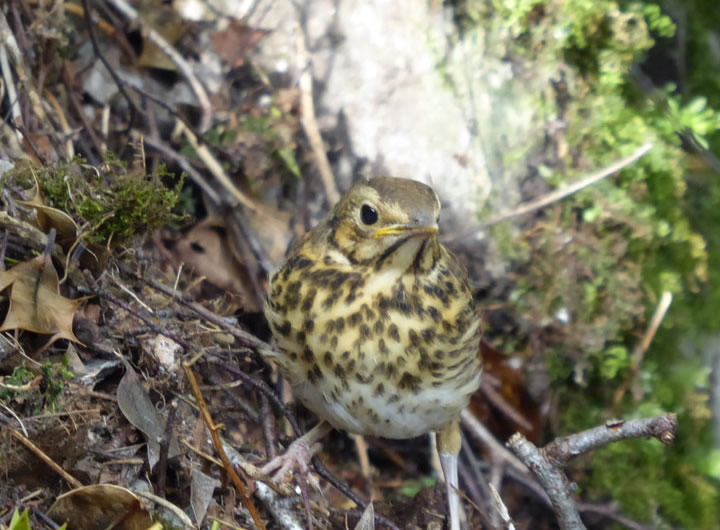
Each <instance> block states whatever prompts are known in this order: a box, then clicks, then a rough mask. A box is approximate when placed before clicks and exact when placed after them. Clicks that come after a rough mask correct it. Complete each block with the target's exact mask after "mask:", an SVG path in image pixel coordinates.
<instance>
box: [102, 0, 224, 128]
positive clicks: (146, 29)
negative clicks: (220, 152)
mask: <svg viewBox="0 0 720 530" xmlns="http://www.w3.org/2000/svg"><path fill="white" fill-rule="evenodd" d="M109 2H110V3H111V4H112V5H113V6H115V8H116V9H117V10H118V11H120V12H121V13H122V14H123V15H125V16H126V17H127V18H128V19H129V20H130V21H132V22H135V23H136V24H138V25H139V26H140V28H141V29H142V33H143V35H144V36H145V37H147V39H148V40H149V41H150V42H152V43H153V44H154V45H155V46H157V47H158V48H159V49H160V51H162V52H163V53H164V54H165V55H167V56H168V58H169V59H170V60H171V61H172V62H173V63H175V65H176V66H177V67H178V70H180V72H181V73H182V75H183V76H184V77H185V80H186V81H187V82H188V84H189V85H190V88H191V89H192V91H193V92H194V93H195V97H196V98H197V100H198V103H199V105H200V110H201V118H200V130H201V131H206V130H207V129H208V128H209V127H210V120H211V118H212V106H211V104H210V99H209V98H208V96H207V93H206V92H205V88H204V87H203V86H202V83H200V81H198V79H197V77H196V76H195V73H194V72H193V70H192V67H191V66H190V64H189V63H188V62H187V61H186V60H185V58H184V57H183V56H182V55H180V54H179V53H178V52H177V51H176V50H175V48H173V47H172V46H171V45H170V43H169V42H167V41H166V40H165V38H164V37H163V36H162V35H160V33H158V32H157V31H155V30H154V29H153V28H151V27H150V26H148V25H147V23H146V22H145V21H144V20H143V19H142V18H141V17H139V16H138V12H137V10H136V9H135V8H134V7H132V6H131V5H130V4H128V3H127V2H125V0H109Z"/></svg>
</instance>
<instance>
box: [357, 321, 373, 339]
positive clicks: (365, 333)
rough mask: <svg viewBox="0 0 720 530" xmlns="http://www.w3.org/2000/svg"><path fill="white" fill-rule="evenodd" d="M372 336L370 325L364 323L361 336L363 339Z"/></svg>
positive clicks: (361, 327)
mask: <svg viewBox="0 0 720 530" xmlns="http://www.w3.org/2000/svg"><path fill="white" fill-rule="evenodd" d="M370 336H371V332H370V326H368V325H367V324H363V325H362V326H360V338H361V339H362V340H363V341H366V340H368V339H369V338H370Z"/></svg>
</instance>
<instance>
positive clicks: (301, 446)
mask: <svg viewBox="0 0 720 530" xmlns="http://www.w3.org/2000/svg"><path fill="white" fill-rule="evenodd" d="M319 449H320V444H319V443H315V444H313V445H312V447H311V446H310V445H309V444H308V442H307V440H305V439H304V438H299V439H297V440H295V441H294V442H293V443H291V444H290V447H288V448H287V450H286V451H285V453H283V454H282V455H279V456H276V457H275V458H273V459H272V460H270V461H269V462H268V463H267V464H265V465H264V466H263V467H262V468H261V471H262V472H263V473H265V474H266V475H270V474H272V480H273V482H275V483H276V484H280V483H282V482H284V481H285V480H286V479H287V475H288V473H290V475H292V474H293V473H294V472H295V471H298V472H299V473H300V475H301V476H302V477H304V478H306V479H307V480H308V481H309V482H310V483H311V484H312V485H313V487H315V488H319V484H318V482H317V479H315V477H313V476H312V475H311V474H310V460H311V459H312V457H313V456H314V455H315V453H317V452H318V450H319Z"/></svg>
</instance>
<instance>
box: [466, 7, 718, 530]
mask: <svg viewBox="0 0 720 530" xmlns="http://www.w3.org/2000/svg"><path fill="white" fill-rule="evenodd" d="M456 4H458V5H459V8H460V9H459V10H458V12H457V16H456V21H457V22H458V23H459V25H460V27H461V31H463V32H465V33H467V34H469V33H470V32H472V30H473V27H475V26H477V25H481V26H484V27H492V28H497V27H498V26H502V27H504V28H506V29H507V30H508V31H507V34H509V35H511V36H512V42H509V43H507V42H506V43H505V46H506V47H507V51H506V55H507V57H510V58H512V60H513V61H515V63H516V67H517V69H518V70H521V71H522V70H523V68H526V70H529V71H531V70H532V68H533V64H542V65H550V66H549V68H551V69H552V68H554V66H553V65H563V67H562V68H559V67H558V68H557V69H555V70H554V72H553V74H552V75H551V78H552V80H553V82H554V83H555V85H554V90H555V97H554V98H552V97H551V98H548V97H547V96H546V95H539V96H538V102H537V107H538V108H539V109H541V114H542V115H543V116H550V117H556V116H561V117H562V120H563V121H564V122H565V123H566V124H567V127H566V128H565V129H564V130H563V134H564V136H563V137H562V141H563V144H564V145H565V146H567V149H563V150H559V152H561V153H563V155H562V158H561V159H559V160H547V163H546V164H544V165H543V167H541V168H540V169H539V173H540V175H541V176H542V177H543V178H546V179H547V180H548V182H549V183H551V184H552V185H554V186H557V187H563V186H565V185H567V184H568V183H569V182H573V181H575V180H577V179H578V178H580V177H582V176H585V175H587V174H588V173H589V172H591V171H592V170H594V169H595V168H601V167H604V166H607V165H609V164H611V163H612V162H614V161H616V160H617V159H619V158H621V157H623V156H626V155H628V154H630V153H631V152H633V151H634V150H635V149H637V148H638V147H639V146H640V145H641V144H643V143H644V142H646V141H652V142H653V149H652V150H651V151H650V153H648V154H647V155H646V156H645V157H643V158H642V159H641V160H639V161H638V162H636V163H634V164H632V165H631V166H629V167H627V168H625V169H623V170H622V171H621V172H620V173H619V174H617V175H615V176H612V177H610V178H608V179H605V180H603V181H601V182H599V183H597V184H595V185H593V186H592V187H590V188H588V189H586V190H584V191H582V192H580V193H577V194H575V195H573V196H571V197H569V198H567V199H565V200H563V201H562V202H560V203H558V204H555V205H553V206H552V207H549V208H546V209H545V211H544V216H543V219H542V221H541V222H538V223H537V224H535V225H534V226H529V227H525V228H526V230H523V231H518V232H517V233H515V232H513V231H511V230H509V229H507V228H501V227H495V228H493V230H492V232H491V234H492V237H493V238H494V241H496V242H497V243H498V245H497V246H498V247H499V248H500V250H501V252H504V253H505V257H506V258H507V260H508V261H510V262H512V263H513V269H514V272H515V276H516V277H517V283H516V284H515V288H514V291H513V293H512V294H511V295H510V297H509V299H508V301H507V303H508V306H509V308H511V309H512V310H514V312H515V313H516V315H517V316H518V318H519V319H520V320H522V321H525V322H530V323H531V325H532V328H533V330H534V332H535V333H536V334H537V335H540V336H542V337H543V346H544V348H545V351H546V366H547V370H548V374H549V375H550V378H551V380H552V381H553V389H554V391H555V400H556V401H557V403H560V404H562V405H561V406H559V407H558V411H559V413H558V415H557V416H556V417H553V418H551V421H552V422H553V424H554V427H555V434H558V435H561V434H567V433H570V432H577V431H579V430H582V429H585V428H589V427H592V426H595V425H598V424H602V423H603V422H604V421H606V420H608V419H610V418H616V417H623V418H628V417H633V416H643V415H649V414H657V413H659V412H661V411H674V412H677V413H678V415H679V425H680V428H679V432H678V436H677V440H676V442H675V443H674V444H673V445H672V446H671V447H664V446H662V445H660V444H659V443H657V442H654V441H645V440H639V441H633V442H623V443H618V444H614V445H612V446H609V447H608V448H606V449H603V450H602V451H598V452H597V453H595V454H594V455H593V456H591V457H588V458H586V459H583V460H582V461H580V462H577V463H575V468H574V469H575V470H576V478H577V479H578V480H579V483H580V485H581V487H582V491H583V498H585V499H591V500H592V499H595V500H598V501H607V500H609V499H612V500H614V501H616V502H617V503H619V505H620V507H621V510H622V512H623V513H625V514H627V515H629V516H631V517H633V518H635V519H637V520H640V521H646V522H652V523H653V524H657V525H658V526H659V527H661V528H669V527H671V526H675V527H677V526H680V527H684V528H713V527H715V526H716V524H717V521H718V520H720V508H718V506H720V503H719V502H718V501H720V493H719V492H720V489H719V488H718V484H717V482H715V478H714V477H716V474H715V473H717V469H720V458H719V457H717V455H715V453H712V452H711V450H710V449H711V447H712V446H713V442H712V438H711V436H710V421H709V419H710V412H709V410H708V407H707V400H708V391H707V388H708V386H709V382H708V374H707V369H706V368H705V367H704V364H703V362H702V359H701V358H700V356H699V355H696V354H694V353H693V352H688V351H687V347H684V349H683V347H682V344H687V342H688V339H690V340H694V339H696V338H698V337H702V336H704V335H708V334H717V333H718V331H720V321H718V319H717V312H718V307H720V282H717V281H714V282H713V281H710V282H708V275H709V274H711V273H712V271H716V270H720V213H719V210H718V208H717V204H720V179H718V178H717V175H712V176H711V177H709V178H698V176H697V175H693V174H691V173H690V172H689V171H688V167H689V166H690V165H691V164H692V163H693V159H692V156H694V155H692V154H690V155H689V154H688V152H687V151H686V149H684V148H683V147H684V146H683V142H682V140H681V136H685V137H687V136H688V135H689V136H692V137H694V138H695V139H696V140H697V141H698V143H699V144H700V145H704V146H708V147H709V148H710V149H713V148H715V152H718V150H720V134H718V131H719V130H720V113H719V112H718V111H717V110H716V109H718V108H720V72H719V71H718V68H717V59H716V58H713V57H711V56H710V53H709V51H708V50H709V47H708V44H707V38H708V36H709V35H710V32H711V31H714V32H717V31H718V29H720V12H719V11H718V10H717V9H716V7H717V6H716V2H711V1H710V0H695V1H692V2H690V3H689V5H688V6H687V7H686V8H685V13H686V14H687V15H688V22H687V23H688V30H689V31H688V34H689V35H690V38H689V42H688V54H692V57H693V64H692V65H689V66H691V67H692V70H691V71H689V72H688V79H689V80H690V83H689V84H688V86H687V87H686V93H683V94H681V93H679V91H678V90H677V87H675V86H667V87H662V88H661V89H659V90H657V91H656V92H655V93H653V94H646V93H644V92H642V91H641V90H640V89H639V88H638V87H637V86H636V85H635V83H634V81H633V80H632V78H631V76H630V71H631V69H632V68H633V67H634V65H636V64H637V63H638V62H640V61H642V60H643V58H644V56H645V54H646V53H647V52H648V50H649V49H650V48H651V47H652V46H653V45H654V40H653V39H654V38H667V37H670V36H672V34H673V31H674V25H673V23H672V21H671V20H670V19H669V18H668V17H667V16H665V15H664V14H663V13H662V11H661V9H660V8H659V7H658V6H657V5H655V4H654V3H651V2H639V1H638V2H631V1H627V2H624V1H615V0H573V1H570V2H560V3H555V2H544V1H533V0H520V1H516V2H499V1H498V2H492V3H491V4H489V3H487V2H479V1H470V0H466V1H459V2H456ZM706 14H707V16H706ZM696 59H697V60H696ZM553 167H562V168H567V169H566V170H564V171H562V172H555V173H553V172H552V170H551V169H550V168H553ZM666 290H667V291H670V292H671V293H672V294H673V295H674V301H673V305H672V307H671V310H670V312H669V313H668V315H667V316H666V318H665V320H664V321H663V325H662V328H661V329H660V331H659V332H658V335H657V336H656V338H655V340H654V341H653V343H652V345H651V348H650V349H649V350H648V351H647V352H646V353H645V356H644V360H643V363H642V365H641V367H640V371H639V373H637V374H633V373H632V372H631V370H630V364H631V362H630V361H631V358H632V354H633V352H634V350H635V348H636V347H637V345H638V344H639V342H640V341H641V339H642V336H643V334H644V332H645V330H646V327H647V323H648V320H649V318H650V316H651V315H652V313H653V311H654V309H655V306H656V305H657V302H658V299H659V297H660V295H661V293H662V292H663V291H666ZM545 330H547V331H548V332H545ZM510 340H517V338H516V337H513V338H512V339H510ZM683 341H685V342H684V343H683ZM520 349H521V348H520ZM517 350H518V348H516V349H515V350H513V351H517ZM626 385H629V386H630V388H631V389H637V390H639V394H638V395H639V398H640V399H639V401H638V402H636V401H635V399H633V392H626V393H625V394H624V397H623V399H622V400H621V401H620V402H619V403H615V401H616V394H618V391H619V389H621V388H624V387H625V386H626ZM713 455H715V456H713ZM716 461H717V462H716ZM711 469H712V470H715V471H713V472H711V471H709V470H711Z"/></svg>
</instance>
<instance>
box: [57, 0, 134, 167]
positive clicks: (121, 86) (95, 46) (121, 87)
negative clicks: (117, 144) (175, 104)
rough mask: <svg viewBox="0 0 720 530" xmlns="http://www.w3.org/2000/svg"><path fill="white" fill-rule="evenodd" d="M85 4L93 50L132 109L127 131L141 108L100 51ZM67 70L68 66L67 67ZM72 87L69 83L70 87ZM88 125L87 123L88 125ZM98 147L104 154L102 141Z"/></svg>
mask: <svg viewBox="0 0 720 530" xmlns="http://www.w3.org/2000/svg"><path fill="white" fill-rule="evenodd" d="M82 4H83V11H84V13H83V18H84V20H85V26H86V28H87V31H88V35H90V43H91V45H92V48H93V52H94V53H95V56H96V57H97V58H98V59H100V62H101V63H102V64H103V66H104V67H105V69H106V70H107V72H108V74H110V77H112V79H113V81H114V82H115V85H116V86H117V87H118V90H119V91H120V93H121V94H122V96H123V98H125V101H126V102H127V104H128V108H129V109H130V117H129V118H128V126H127V131H129V130H130V129H132V126H133V123H134V122H135V116H136V114H138V113H139V109H138V108H137V106H136V105H135V102H134V101H133V100H132V98H131V97H130V94H128V93H127V90H125V82H124V81H123V80H122V79H120V76H119V75H118V74H117V72H116V71H115V69H114V68H113V67H112V66H110V62H109V61H108V60H107V59H106V58H105V56H104V55H103V54H102V52H101V51H100V45H99V44H98V42H97V39H96V38H95V30H94V29H93V28H94V27H95V25H94V24H93V20H92V13H91V12H90V2H89V1H88V0H82ZM66 71H67V68H66ZM67 76H68V78H69V77H70V75H69V72H68V74H67ZM69 88H70V86H69V84H68V89H69ZM82 114H83V112H82V111H80V115H81V116H82ZM86 126H87V125H86ZM88 131H92V128H88ZM91 134H94V131H92V132H91ZM93 141H94V142H95V143H96V144H98V142H97V140H96V139H95V138H94V136H93ZM98 147H99V149H100V154H101V156H102V143H99V144H98Z"/></svg>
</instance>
